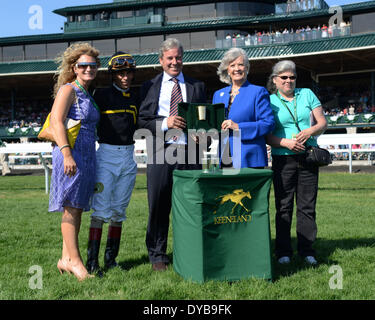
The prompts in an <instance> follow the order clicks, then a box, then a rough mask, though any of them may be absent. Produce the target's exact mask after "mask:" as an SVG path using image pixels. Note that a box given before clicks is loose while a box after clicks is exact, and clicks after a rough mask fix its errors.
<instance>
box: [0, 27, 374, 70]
mask: <svg viewBox="0 0 375 320" xmlns="http://www.w3.org/2000/svg"><path fill="white" fill-rule="evenodd" d="M374 48H375V33H370V34H362V35H352V36H347V37H337V38H325V39H320V40H312V41H299V42H291V43H288V44H273V45H258V46H250V47H243V49H244V50H245V51H246V52H247V54H248V56H249V58H250V60H257V59H279V58H286V57H288V58H292V57H299V56H311V55H314V54H323V53H336V52H345V51H353V50H355V49H358V50H361V49H374ZM225 51H226V49H206V50H190V51H186V52H185V54H184V64H198V63H203V62H206V63H207V62H220V60H221V58H222V56H223V54H224V52H225ZM134 57H135V59H136V60H137V66H138V67H141V68H142V67H150V66H155V65H159V60H158V55H157V53H154V54H143V55H141V54H138V55H137V54H135V55H134ZM108 59H109V57H102V58H101V60H102V61H101V62H102V67H103V68H106V66H107V64H108ZM56 69H57V65H56V63H55V62H54V61H53V60H37V61H20V62H9V63H0V76H5V75H12V74H32V73H54V72H55V71H56Z"/></svg>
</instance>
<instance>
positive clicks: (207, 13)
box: [189, 3, 215, 19]
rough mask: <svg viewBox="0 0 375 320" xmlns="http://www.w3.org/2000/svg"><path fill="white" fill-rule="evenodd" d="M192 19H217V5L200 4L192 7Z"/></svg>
mask: <svg viewBox="0 0 375 320" xmlns="http://www.w3.org/2000/svg"><path fill="white" fill-rule="evenodd" d="M189 16H190V18H191V19H201V18H213V17H215V4H214V3H207V4H198V5H194V6H190V15H189Z"/></svg>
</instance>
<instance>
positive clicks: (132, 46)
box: [117, 37, 140, 54]
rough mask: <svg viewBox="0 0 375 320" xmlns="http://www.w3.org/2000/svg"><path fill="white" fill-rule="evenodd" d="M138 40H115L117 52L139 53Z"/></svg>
mask: <svg viewBox="0 0 375 320" xmlns="http://www.w3.org/2000/svg"><path fill="white" fill-rule="evenodd" d="M139 42H140V40H139V38H138V37H134V38H121V39H117V51H125V52H128V53H131V54H133V53H139V52H140V43H139Z"/></svg>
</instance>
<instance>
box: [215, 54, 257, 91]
mask: <svg viewBox="0 0 375 320" xmlns="http://www.w3.org/2000/svg"><path fill="white" fill-rule="evenodd" d="M238 57H243V63H244V65H245V68H246V78H247V75H248V73H249V70H250V62H249V57H248V55H247V54H246V51H245V50H243V49H241V48H232V49H229V50H228V51H227V52H225V54H224V57H223V59H222V60H221V63H220V65H219V67H218V68H217V75H218V76H219V78H220V81H221V82H224V83H227V84H229V85H230V84H232V79H231V77H230V76H229V74H228V66H229V65H230V64H231V63H232V62H233V61H234V60H236V59H237V58H238Z"/></svg>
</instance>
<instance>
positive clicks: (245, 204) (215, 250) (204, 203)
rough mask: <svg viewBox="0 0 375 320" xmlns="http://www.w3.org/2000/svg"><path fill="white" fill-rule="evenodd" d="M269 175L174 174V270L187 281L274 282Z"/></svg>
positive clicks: (228, 172)
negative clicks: (265, 280)
mask: <svg viewBox="0 0 375 320" xmlns="http://www.w3.org/2000/svg"><path fill="white" fill-rule="evenodd" d="M271 181H272V171H271V170H267V169H250V168H245V169H241V170H232V169H226V170H218V171H217V172H215V173H204V172H202V171H201V170H175V171H174V172H173V193H172V214H173V267H174V269H175V271H176V272H177V273H178V274H180V275H181V276H182V277H183V278H185V279H188V280H189V279H190V280H193V281H197V282H203V281H206V280H227V281H235V280H240V279H247V278H251V277H256V278H263V279H272V264H271V245H270V227H269V213H268V210H269V192H270V186H271Z"/></svg>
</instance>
